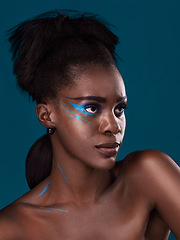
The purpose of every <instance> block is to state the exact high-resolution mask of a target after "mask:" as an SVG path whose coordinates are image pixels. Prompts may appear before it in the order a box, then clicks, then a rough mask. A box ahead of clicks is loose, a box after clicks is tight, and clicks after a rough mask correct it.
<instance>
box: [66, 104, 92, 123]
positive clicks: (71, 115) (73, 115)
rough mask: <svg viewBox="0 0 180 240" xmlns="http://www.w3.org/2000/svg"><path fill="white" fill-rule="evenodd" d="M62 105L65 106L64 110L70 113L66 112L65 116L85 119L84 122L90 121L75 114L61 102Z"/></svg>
mask: <svg viewBox="0 0 180 240" xmlns="http://www.w3.org/2000/svg"><path fill="white" fill-rule="evenodd" d="M63 105H64V106H65V110H66V111H67V112H68V113H70V114H66V116H68V117H77V119H79V120H81V121H85V122H88V123H90V121H88V120H86V119H84V118H83V117H82V116H81V115H77V114H75V113H74V112H73V111H72V110H70V108H69V107H68V106H67V105H66V104H65V103H63Z"/></svg>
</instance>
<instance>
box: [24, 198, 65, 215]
mask: <svg viewBox="0 0 180 240" xmlns="http://www.w3.org/2000/svg"><path fill="white" fill-rule="evenodd" d="M22 202H24V203H26V204H27V205H31V204H30V203H28V202H26V201H24V200H22ZM38 208H40V209H48V210H55V211H59V212H66V213H67V212H69V211H68V210H63V209H60V208H53V207H38Z"/></svg>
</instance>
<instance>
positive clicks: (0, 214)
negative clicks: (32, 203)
mask: <svg viewBox="0 0 180 240" xmlns="http://www.w3.org/2000/svg"><path fill="white" fill-rule="evenodd" d="M22 209H23V207H22V206H21V204H20V203H18V202H14V203H12V204H10V205H8V206H7V207H5V208H4V209H2V210H1V211H0V240H12V239H13V240H16V239H22V231H23V230H22V224H21V223H22V219H23V217H24V216H23V215H24V214H23V210H22Z"/></svg>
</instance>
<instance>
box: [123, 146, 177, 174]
mask: <svg viewBox="0 0 180 240" xmlns="http://www.w3.org/2000/svg"><path fill="white" fill-rule="evenodd" d="M124 166H125V170H127V171H128V172H130V173H131V176H134V175H137V174H136V173H137V172H136V171H135V170H138V175H139V177H140V176H141V175H142V176H143V177H145V178H146V177H148V176H151V175H153V176H155V175H156V174H157V173H158V174H157V175H156V178H158V175H161V174H167V173H168V175H170V174H171V175H172V177H173V178H174V177H175V176H174V174H175V175H176V176H177V177H178V176H179V174H180V168H179V166H178V165H177V164H176V163H175V162H174V161H173V160H172V158H171V157H169V156H168V155H167V154H165V153H163V152H161V151H158V150H155V149H148V150H143V151H136V152H132V153H130V154H129V155H127V157H126V158H125V159H124ZM133 173H135V174H133ZM161 176H162V175H161Z"/></svg>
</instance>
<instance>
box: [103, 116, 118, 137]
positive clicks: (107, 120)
mask: <svg viewBox="0 0 180 240" xmlns="http://www.w3.org/2000/svg"><path fill="white" fill-rule="evenodd" d="M99 132H100V133H102V134H104V135H116V134H117V133H122V128H121V124H120V120H119V119H118V118H117V117H116V116H114V114H113V113H109V114H107V115H106V116H102V118H101V120H100V124H99Z"/></svg>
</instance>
